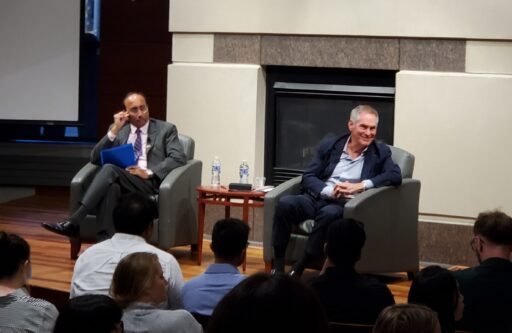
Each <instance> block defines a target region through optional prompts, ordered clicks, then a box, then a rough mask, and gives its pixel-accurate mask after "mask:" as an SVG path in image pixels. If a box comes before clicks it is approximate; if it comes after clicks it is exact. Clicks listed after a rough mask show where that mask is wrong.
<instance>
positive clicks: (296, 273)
mask: <svg viewBox="0 0 512 333" xmlns="http://www.w3.org/2000/svg"><path fill="white" fill-rule="evenodd" d="M288 275H289V276H291V277H292V278H296V279H300V277H301V275H302V272H299V271H295V270H293V269H292V270H291V271H290V273H288Z"/></svg>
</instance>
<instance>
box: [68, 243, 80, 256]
mask: <svg viewBox="0 0 512 333" xmlns="http://www.w3.org/2000/svg"><path fill="white" fill-rule="evenodd" d="M69 243H70V244H71V259H77V258H78V253H79V252H80V248H81V247H82V241H81V240H80V238H70V239H69Z"/></svg>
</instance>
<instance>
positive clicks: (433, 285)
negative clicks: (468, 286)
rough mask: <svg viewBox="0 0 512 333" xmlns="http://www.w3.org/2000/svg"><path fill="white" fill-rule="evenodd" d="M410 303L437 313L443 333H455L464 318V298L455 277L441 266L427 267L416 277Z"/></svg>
mask: <svg viewBox="0 0 512 333" xmlns="http://www.w3.org/2000/svg"><path fill="white" fill-rule="evenodd" d="M408 301H409V303H416V304H423V305H426V306H428V307H429V308H431V309H432V310H434V311H436V312H437V315H438V317H439V323H440V324H441V331H442V332H454V331H455V321H457V320H460V319H461V318H462V313H463V311H464V297H463V296H462V295H461V293H460V292H459V287H458V284H457V280H456V279H455V276H454V275H453V274H452V273H451V272H450V271H448V270H447V269H445V268H442V267H439V266H428V267H425V268H424V269H422V270H421V271H420V272H419V273H418V275H416V276H415V277H414V280H413V281H412V284H411V288H410V289H409V298H408Z"/></svg>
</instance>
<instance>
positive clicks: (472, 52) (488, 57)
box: [466, 41, 512, 74]
mask: <svg viewBox="0 0 512 333" xmlns="http://www.w3.org/2000/svg"><path fill="white" fill-rule="evenodd" d="M466 72H470V73H495V74H512V42H487V41H468V42H466Z"/></svg>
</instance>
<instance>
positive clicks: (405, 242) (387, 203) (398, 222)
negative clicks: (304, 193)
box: [263, 146, 421, 278]
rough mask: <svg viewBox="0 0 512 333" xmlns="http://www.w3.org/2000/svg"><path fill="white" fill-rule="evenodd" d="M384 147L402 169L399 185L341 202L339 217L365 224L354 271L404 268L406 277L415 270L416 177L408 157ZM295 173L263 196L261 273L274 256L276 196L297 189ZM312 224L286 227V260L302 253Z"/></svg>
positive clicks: (382, 271)
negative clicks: (343, 206) (360, 251)
mask: <svg viewBox="0 0 512 333" xmlns="http://www.w3.org/2000/svg"><path fill="white" fill-rule="evenodd" d="M390 149H391V152H392V158H393V161H395V163H397V164H398V165H399V166H400V169H401V170H402V177H403V182H402V185H400V186H398V187H394V186H385V187H380V188H373V189H370V190H368V191H365V192H363V193H361V194H359V195H357V196H356V197H355V198H353V199H350V200H349V201H348V202H347V203H346V205H345V209H344V217H346V218H353V219H356V220H359V221H361V222H363V223H364V226H365V230H366V243H365V246H364V248H363V253H362V255H361V260H360V261H359V262H358V264H357V266H356V269H357V271H358V272H360V273H385V272H407V273H408V276H409V278H411V277H412V276H413V274H414V273H415V272H418V270H419V254H418V205H419V198H420V185H421V184H420V181H419V180H417V179H412V173H413V170H414V156H413V155H412V154H410V153H408V152H407V151H405V150H403V149H400V148H396V147H392V146H390ZM301 177H302V176H298V177H295V178H292V179H290V180H288V181H286V182H284V183H282V184H281V185H279V186H277V187H276V188H275V189H273V190H272V191H270V192H269V193H267V195H266V196H265V207H264V217H263V219H264V226H263V257H264V260H265V269H266V270H267V271H268V270H270V268H271V264H272V260H273V257H274V251H273V248H272V224H273V222H274V211H275V207H276V205H277V202H278V200H279V199H280V198H281V197H283V196H285V195H289V194H299V193H300V182H301ZM313 223H314V221H313V220H306V221H304V222H303V223H301V224H300V225H299V226H298V227H295V229H294V230H292V235H291V238H290V242H289V244H288V248H287V250H286V258H285V260H286V263H287V264H292V263H293V262H294V261H296V260H298V259H299V258H300V257H301V256H302V254H303V252H304V249H305V245H306V240H307V237H308V233H309V232H310V231H311V229H312V226H313ZM316 268H318V267H316Z"/></svg>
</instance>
